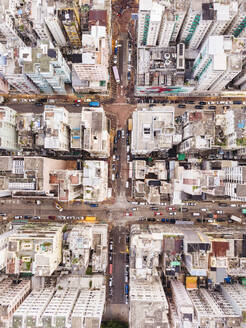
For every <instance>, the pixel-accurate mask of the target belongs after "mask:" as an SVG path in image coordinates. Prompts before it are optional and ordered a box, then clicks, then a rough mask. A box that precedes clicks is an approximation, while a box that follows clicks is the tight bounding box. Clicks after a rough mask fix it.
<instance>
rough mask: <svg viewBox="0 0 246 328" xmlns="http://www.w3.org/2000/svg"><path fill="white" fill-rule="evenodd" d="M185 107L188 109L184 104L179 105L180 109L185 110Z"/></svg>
mask: <svg viewBox="0 0 246 328" xmlns="http://www.w3.org/2000/svg"><path fill="white" fill-rule="evenodd" d="M185 107H186V105H183V104H179V105H178V108H185Z"/></svg>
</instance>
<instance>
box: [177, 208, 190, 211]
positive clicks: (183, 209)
mask: <svg viewBox="0 0 246 328" xmlns="http://www.w3.org/2000/svg"><path fill="white" fill-rule="evenodd" d="M188 211H189V209H188V208H187V207H181V208H179V212H188Z"/></svg>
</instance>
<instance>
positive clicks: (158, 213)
mask: <svg viewBox="0 0 246 328" xmlns="http://www.w3.org/2000/svg"><path fill="white" fill-rule="evenodd" d="M162 214H163V213H162V212H154V215H162Z"/></svg>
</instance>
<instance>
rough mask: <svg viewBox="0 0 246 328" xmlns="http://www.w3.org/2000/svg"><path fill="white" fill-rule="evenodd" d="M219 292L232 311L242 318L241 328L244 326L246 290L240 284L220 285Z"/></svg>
mask: <svg viewBox="0 0 246 328" xmlns="http://www.w3.org/2000/svg"><path fill="white" fill-rule="evenodd" d="M221 291H222V295H223V296H224V298H225V299H226V300H227V301H228V302H229V303H230V304H231V306H232V307H233V309H234V310H235V311H236V312H237V313H239V314H240V315H241V316H242V323H241V326H242V327H245V326H246V319H245V311H246V304H245V298H246V288H245V286H242V285H240V284H233V285H230V284H224V285H221Z"/></svg>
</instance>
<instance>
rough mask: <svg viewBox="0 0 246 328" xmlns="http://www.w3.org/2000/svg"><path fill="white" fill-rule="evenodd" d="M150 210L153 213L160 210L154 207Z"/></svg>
mask: <svg viewBox="0 0 246 328" xmlns="http://www.w3.org/2000/svg"><path fill="white" fill-rule="evenodd" d="M150 210H151V211H158V210H159V208H158V207H154V206H152V207H150Z"/></svg>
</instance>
